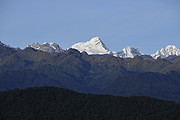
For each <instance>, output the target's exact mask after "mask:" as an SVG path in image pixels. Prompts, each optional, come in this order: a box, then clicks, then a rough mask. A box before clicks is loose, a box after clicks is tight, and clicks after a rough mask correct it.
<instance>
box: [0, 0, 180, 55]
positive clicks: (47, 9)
mask: <svg viewBox="0 0 180 120" xmlns="http://www.w3.org/2000/svg"><path fill="white" fill-rule="evenodd" d="M96 36H98V37H100V38H101V39H102V41H103V42H104V43H105V45H106V46H107V47H108V48H109V49H110V50H112V51H116V52H118V51H120V50H121V49H122V48H123V47H125V46H133V47H135V48H139V49H140V50H141V51H142V52H143V53H145V54H151V53H154V52H156V51H157V50H159V49H160V48H162V47H165V46H166V45H169V44H173V45H176V47H178V48H180V0H0V41H2V42H3V43H5V44H8V45H10V46H13V47H18V46H19V47H21V48H24V47H26V45H27V44H31V43H33V42H39V43H43V42H56V43H58V44H59V45H60V46H61V47H62V48H64V49H66V48H69V47H70V46H71V45H72V44H74V43H77V42H80V41H81V42H83V41H87V40H89V39H91V38H92V37H96Z"/></svg>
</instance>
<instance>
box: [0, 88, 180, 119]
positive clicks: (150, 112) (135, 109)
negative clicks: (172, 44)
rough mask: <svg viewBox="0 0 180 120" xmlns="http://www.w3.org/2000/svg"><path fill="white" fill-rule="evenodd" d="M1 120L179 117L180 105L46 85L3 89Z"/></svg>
mask: <svg viewBox="0 0 180 120" xmlns="http://www.w3.org/2000/svg"><path fill="white" fill-rule="evenodd" d="M0 108H1V109H0V120H179V119H180V114H179V113H180V105H179V104H176V103H174V102H167V101H163V100H158V99H154V98H148V97H118V96H110V95H92V94H82V93H76V92H73V91H70V90H67V89H62V88H54V87H43V88H27V89H24V90H11V91H5V92H0Z"/></svg>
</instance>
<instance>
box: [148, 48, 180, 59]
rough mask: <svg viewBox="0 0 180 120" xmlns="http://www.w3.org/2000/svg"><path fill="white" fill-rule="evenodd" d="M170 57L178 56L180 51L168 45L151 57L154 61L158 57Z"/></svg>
mask: <svg viewBox="0 0 180 120" xmlns="http://www.w3.org/2000/svg"><path fill="white" fill-rule="evenodd" d="M170 55H176V56H180V49H177V48H176V46H174V45H168V46H167V47H165V48H162V49H161V50H159V51H157V52H156V53H155V54H152V55H151V56H152V57H153V58H154V59H157V58H158V57H161V58H165V57H168V56H170Z"/></svg>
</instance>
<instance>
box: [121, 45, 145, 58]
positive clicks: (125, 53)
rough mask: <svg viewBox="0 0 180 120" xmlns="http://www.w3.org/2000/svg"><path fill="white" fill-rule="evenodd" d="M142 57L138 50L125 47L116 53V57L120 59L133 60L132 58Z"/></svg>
mask: <svg viewBox="0 0 180 120" xmlns="http://www.w3.org/2000/svg"><path fill="white" fill-rule="evenodd" d="M139 55H143V54H142V53H141V52H140V50H139V49H138V48H133V47H130V46H127V47H125V48H123V49H122V51H121V52H118V56H119V57H122V58H133V57H134V56H139Z"/></svg>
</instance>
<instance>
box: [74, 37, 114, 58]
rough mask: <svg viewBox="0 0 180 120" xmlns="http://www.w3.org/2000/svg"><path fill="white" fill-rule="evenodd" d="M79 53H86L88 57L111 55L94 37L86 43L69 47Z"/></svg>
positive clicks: (97, 38)
mask: <svg viewBox="0 0 180 120" xmlns="http://www.w3.org/2000/svg"><path fill="white" fill-rule="evenodd" d="M71 48H73V49H77V50H78V51H80V52H84V51H85V52H87V53H88V54H89V55H96V54H98V55H103V54H111V53H112V52H111V51H109V49H108V48H107V47H106V46H105V44H104V43H103V42H102V41H101V39H100V38H99V37H94V38H92V39H91V40H89V41H87V42H79V43H76V44H74V45H72V46H71Z"/></svg>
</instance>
